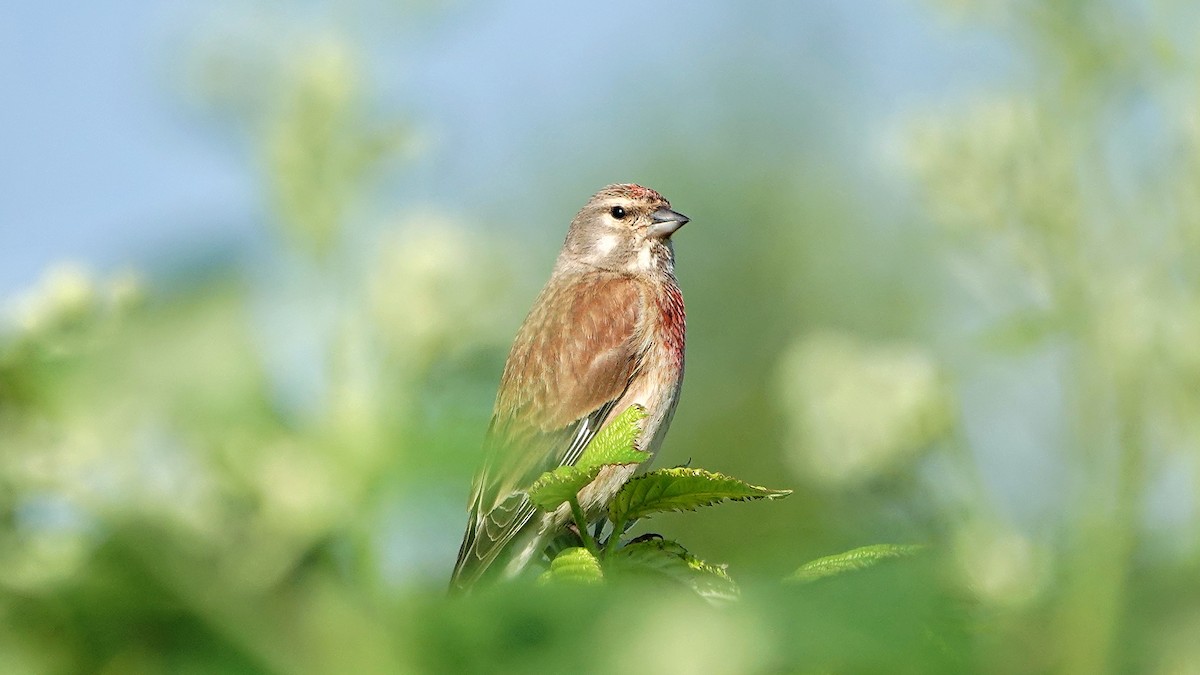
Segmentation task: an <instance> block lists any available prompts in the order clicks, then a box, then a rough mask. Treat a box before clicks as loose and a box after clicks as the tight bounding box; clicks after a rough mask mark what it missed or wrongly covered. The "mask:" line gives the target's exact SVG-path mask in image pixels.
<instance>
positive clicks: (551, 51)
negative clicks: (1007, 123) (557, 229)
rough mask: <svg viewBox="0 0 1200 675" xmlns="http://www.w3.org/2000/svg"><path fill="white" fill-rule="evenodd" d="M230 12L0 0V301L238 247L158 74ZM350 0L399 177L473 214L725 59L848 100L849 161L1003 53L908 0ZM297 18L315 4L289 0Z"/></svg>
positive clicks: (681, 124) (208, 143)
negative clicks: (403, 128) (391, 123)
mask: <svg viewBox="0 0 1200 675" xmlns="http://www.w3.org/2000/svg"><path fill="white" fill-rule="evenodd" d="M301 5H303V7H302V6H301ZM237 6H238V5H237V4H236V3H227V4H221V3H200V2H174V3H162V2H155V1H153V0H118V1H116V2H106V3H82V4H79V5H76V6H74V7H72V8H71V10H70V11H64V10H63V9H62V8H61V7H55V6H53V5H51V4H46V3H12V4H10V5H8V6H7V7H5V8H4V9H0V69H2V70H0V74H2V75H3V77H2V80H3V82H4V83H5V89H6V92H5V100H6V101H8V102H9V103H8V105H5V106H3V107H2V108H0V147H2V148H3V149H4V154H5V159H6V161H5V162H4V164H3V166H2V168H0V193H2V194H3V199H0V295H6V294H8V293H11V292H13V291H15V290H18V289H20V288H23V287H27V286H29V285H30V284H32V283H34V282H35V281H36V279H37V278H38V277H39V275H40V274H41V271H42V270H43V269H44V268H45V267H46V266H47V265H49V264H51V263H52V262H54V261H57V260H64V259H68V260H75V261H81V262H84V263H86V264H89V265H90V266H92V267H94V268H98V269H100V270H110V269H113V268H119V267H122V266H126V265H132V266H139V267H140V266H143V265H145V264H152V263H153V261H154V260H156V259H159V258H161V257H162V256H163V255H164V254H167V253H168V252H172V251H176V252H177V251H179V250H183V249H187V248H188V247H191V246H196V245H202V244H203V243H204V242H211V241H214V240H218V241H219V240H222V239H226V240H228V239H232V240H234V241H237V240H238V239H239V238H241V237H244V236H247V235H246V230H247V229H249V228H253V227H254V226H255V224H256V223H257V222H259V221H260V220H261V212H262V209H261V207H260V205H259V204H258V202H257V199H258V196H257V195H258V194H259V192H260V191H259V187H258V186H257V185H256V183H255V181H256V177H255V175H254V172H253V167H252V166H251V164H250V162H248V161H247V158H246V157H245V156H244V155H243V154H241V153H239V152H238V151H237V149H236V147H235V144H231V143H228V142H226V140H227V139H222V138H221V137H220V135H219V134H217V133H214V131H213V129H212V128H211V125H206V124H204V120H203V119H202V118H201V117H200V116H198V115H196V114H195V111H193V110H189V108H188V107H187V105H186V104H185V103H184V102H183V101H182V96H181V92H180V91H179V90H178V89H176V85H174V84H173V82H174V80H175V78H176V76H177V75H178V73H179V69H180V68H181V67H182V63H183V58H184V55H183V54H182V53H181V52H182V50H181V49H180V45H181V44H186V43H187V41H188V40H189V39H194V38H196V37H197V33H198V32H200V31H202V30H204V26H205V25H206V23H207V22H211V21H212V20H213V19H214V17H216V18H217V19H218V20H219V17H220V16H221V14H220V13H219V9H220V8H224V10H225V11H229V9H230V8H236V7H237ZM272 6H273V7H275V8H276V11H279V9H278V8H279V7H280V5H277V4H276V5H272ZM359 6H360V8H361V9H363V10H364V12H366V13H367V14H371V13H372V10H373V11H375V12H376V14H377V15H382V16H384V17H385V18H384V19H383V20H374V21H372V20H368V21H359V23H358V24H357V25H353V24H351V25H350V29H351V30H352V31H353V32H354V34H355V35H356V36H360V37H361V39H362V42H363V47H364V53H366V54H367V55H368V57H369V59H370V60H371V65H372V70H373V75H374V77H375V78H376V80H377V83H376V84H377V87H378V88H379V90H380V91H381V92H382V94H383V95H384V97H385V98H390V99H393V100H392V101H391V103H393V104H395V105H396V106H397V107H398V108H400V109H401V110H402V111H403V112H405V113H406V114H409V116H410V118H411V119H412V121H413V123H414V125H415V126H416V128H418V129H420V130H422V132H423V133H424V134H425V135H426V136H427V137H428V138H429V139H430V141H431V143H433V144H434V145H435V146H436V148H435V149H436V151H435V152H433V153H430V155H429V159H428V160H426V161H424V162H423V163H420V165H419V166H418V167H417V168H416V170H414V171H413V173H412V174H411V175H410V179H411V180H410V188H409V189H411V190H412V192H413V195H412V196H414V197H416V198H419V199H426V200H433V201H437V202H439V203H452V204H456V205H460V206H463V207H465V208H468V209H469V208H473V207H480V208H482V205H487V204H492V203H496V202H497V201H503V198H502V196H503V195H506V194H512V193H513V192H520V191H522V190H532V189H533V188H532V187H531V186H529V185H528V184H527V176H529V175H530V174H531V173H532V172H533V169H532V168H531V167H530V166H528V164H527V162H530V161H543V160H540V159H539V160H533V159H531V158H535V157H537V158H540V157H543V156H544V155H543V154H541V153H536V152H530V147H531V146H535V145H536V146H539V147H541V148H544V147H547V146H548V147H561V148H562V156H563V157H567V158H579V157H587V155H586V154H585V153H586V152H589V151H590V150H588V149H589V148H594V147H611V148H612V151H611V152H612V154H613V155H616V156H619V154H620V153H621V152H626V151H628V150H627V149H626V148H624V147H623V146H622V144H623V143H626V142H630V139H631V138H632V139H636V138H637V134H638V133H657V132H658V130H655V129H637V130H630V129H628V127H627V125H630V124H633V123H634V122H633V121H634V120H637V119H645V116H641V117H639V116H638V115H634V114H632V113H631V112H629V111H628V110H627V109H625V110H624V111H623V109H624V108H626V106H627V103H626V101H627V100H629V99H627V98H626V96H629V97H630V98H631V99H632V100H633V101H640V103H637V104H638V105H642V106H645V107H648V108H649V109H651V111H652V112H654V113H656V115H657V116H656V115H655V114H652V115H651V116H650V119H658V120H659V122H658V123H659V124H661V125H662V126H663V130H662V131H664V132H666V131H669V132H673V133H681V134H687V133H689V131H692V130H694V131H695V132H697V133H704V131H705V129H706V128H708V125H709V124H711V122H712V120H711V119H707V118H706V117H705V116H706V115H707V116H712V115H714V114H719V113H718V112H715V111H717V110H719V106H716V105H713V103H714V101H713V97H719V96H721V95H724V93H723V92H721V91H718V90H714V89H712V88H711V86H710V84H711V75H712V71H713V70H719V69H720V68H721V67H722V64H723V63H725V62H727V61H729V60H736V61H738V62H740V63H745V62H747V61H748V62H750V63H754V62H755V61H756V60H757V61H758V62H761V63H766V62H771V61H781V62H788V63H791V64H795V68H796V71H795V73H794V77H792V78H791V79H790V80H788V81H787V82H785V83H784V85H785V86H784V87H783V88H784V89H789V90H790V91H780V92H779V94H780V96H781V97H785V96H795V97H802V98H803V97H807V98H808V99H815V100H820V99H821V98H826V97H827V98H828V105H831V106H841V107H843V108H844V110H845V114H844V115H841V116H840V117H842V118H843V119H842V121H841V123H842V125H843V128H842V129H841V130H840V131H838V130H834V134H835V135H836V134H842V135H844V138H842V139H841V140H840V141H838V142H843V143H848V144H849V147H848V151H849V152H850V153H854V152H862V151H863V150H864V148H865V147H866V146H868V145H869V144H870V143H871V142H872V141H873V139H870V138H861V136H862V132H861V130H862V129H868V130H869V129H878V128H880V126H881V125H882V124H884V123H886V121H887V120H888V118H889V117H890V116H892V115H894V114H896V113H897V112H898V111H901V110H903V109H905V108H906V107H908V106H911V105H917V104H923V105H928V103H929V101H930V100H936V98H937V97H938V96H944V95H946V93H947V92H951V91H953V87H954V86H962V85H964V84H970V83H971V82H973V81H976V80H978V77H979V73H980V72H987V71H988V70H993V71H994V70H996V69H997V64H999V63H1001V62H1002V59H1001V58H999V57H998V56H997V54H998V52H997V51H996V50H994V49H993V48H991V47H989V45H988V44H987V43H986V41H985V40H983V39H982V38H980V39H978V40H976V39H974V38H972V37H971V36H970V34H967V37H966V38H965V39H964V38H963V37H961V36H960V37H957V38H955V40H954V41H953V42H951V41H949V40H948V39H947V33H946V32H945V31H941V30H940V28H939V24H938V22H937V21H934V20H932V18H931V17H930V16H929V14H928V12H927V10H926V9H925V8H924V7H923V6H922V5H920V4H919V3H904V2H899V1H898V0H875V1H868V0H854V1H852V2H832V1H831V2H821V3H807V4H798V3H797V4H793V3H773V2H772V3H762V4H760V5H758V6H757V7H756V9H755V11H754V12H753V13H749V12H746V11H745V10H743V9H741V5H740V4H737V3H728V4H726V3H717V2H710V3H700V4H695V3H689V2H664V3H655V4H653V5H652V6H643V5H642V4H641V3H638V2H633V1H630V0H626V1H623V2H617V3H610V4H607V5H604V6H603V7H601V6H599V5H596V6H591V5H578V6H571V7H568V6H567V5H566V4H558V3H554V4H546V3H538V2H534V1H533V0H515V1H513V2H504V3H477V4H457V5H451V6H448V8H446V9H444V10H438V11H430V12H427V13H424V14H421V15H419V16H417V17H416V18H413V16H412V15H408V14H405V13H404V12H400V11H396V10H390V11H382V10H383V8H384V7H385V6H386V3H383V4H381V3H373V2H362V3H360V5H359ZM296 11H297V12H300V13H304V12H317V13H319V12H320V11H322V10H321V9H320V6H319V5H318V4H314V3H298V4H297V10H296ZM376 19H377V17H376ZM960 35H961V34H960ZM964 55H965V56H966V58H963V57H964ZM754 76H755V74H754V73H747V77H748V78H753V77H754ZM392 92H395V93H392ZM764 105H767V106H769V105H771V102H770V101H764ZM833 117H835V118H836V117H839V116H833ZM631 131H633V133H632V134H631V133H630V132H631ZM767 142H769V140H768V141H767ZM813 142H820V139H814V141H813ZM573 161H575V164H576V165H578V164H588V163H587V162H585V161H579V160H577V159H576V160H573ZM851 161H853V158H852V160H851ZM613 166H618V167H619V166H620V162H619V161H615V162H614V160H613V159H612V157H609V158H608V159H607V161H598V162H596V164H595V166H574V167H572V166H564V167H553V168H552V169H551V170H553V171H558V172H561V171H568V172H569V171H577V172H578V174H579V179H580V180H581V181H591V182H598V183H599V182H607V181H608V180H609V178H608V177H607V176H601V175H594V176H593V174H600V173H603V172H606V171H608V170H610V169H611V168H612V167H613ZM537 168H538V169H539V170H544V169H545V167H537ZM618 178H622V177H620V176H618ZM589 184H590V183H589Z"/></svg>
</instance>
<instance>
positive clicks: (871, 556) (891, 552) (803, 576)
mask: <svg viewBox="0 0 1200 675" xmlns="http://www.w3.org/2000/svg"><path fill="white" fill-rule="evenodd" d="M923 548H925V547H924V546H921V545H920V544H875V545H873V546H863V547H861V548H856V549H852V550H849V551H846V552H845V553H838V554H837V555H830V556H825V557H824V558H817V559H816V560H811V561H809V562H806V563H804V564H803V565H801V566H800V569H798V570H796V571H795V572H793V573H792V574H791V576H789V577H787V581H795V582H804V583H806V582H810V581H816V580H817V579H823V578H825V577H831V576H834V575H836V574H842V573H844V572H853V571H856V570H861V569H866V568H868V567H872V566H874V565H877V564H879V563H881V562H883V561H884V560H891V559H894V558H906V557H908V556H911V555H914V554H916V553H917V552H919V551H921V549H923Z"/></svg>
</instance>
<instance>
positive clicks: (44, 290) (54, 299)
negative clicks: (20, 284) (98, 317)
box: [13, 262, 97, 333]
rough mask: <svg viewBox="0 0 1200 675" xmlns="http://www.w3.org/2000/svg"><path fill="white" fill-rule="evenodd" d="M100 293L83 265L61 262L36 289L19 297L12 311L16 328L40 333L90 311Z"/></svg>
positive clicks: (44, 276) (48, 271)
mask: <svg viewBox="0 0 1200 675" xmlns="http://www.w3.org/2000/svg"><path fill="white" fill-rule="evenodd" d="M96 295H97V289H96V283H95V281H94V280H93V279H92V276H91V274H89V273H88V271H87V270H86V269H84V268H83V266H82V265H79V264H77V263H72V262H63V263H58V264H56V265H54V266H52V267H51V268H50V269H48V270H47V271H46V273H45V275H43V277H42V279H41V281H40V282H39V283H38V285H37V286H36V287H34V288H33V289H31V290H29V291H26V292H25V293H23V294H21V295H19V296H17V299H16V301H15V302H14V310H13V314H14V316H15V318H16V323H17V327H18V328H20V329H21V330H24V331H26V332H29V333H38V332H41V331H43V330H46V329H47V328H49V327H51V326H54V325H56V324H59V323H60V322H62V321H63V320H64V319H68V318H75V317H79V316H82V315H85V314H86V313H88V312H89V311H90V310H91V308H92V305H93V303H94V302H95V299H96Z"/></svg>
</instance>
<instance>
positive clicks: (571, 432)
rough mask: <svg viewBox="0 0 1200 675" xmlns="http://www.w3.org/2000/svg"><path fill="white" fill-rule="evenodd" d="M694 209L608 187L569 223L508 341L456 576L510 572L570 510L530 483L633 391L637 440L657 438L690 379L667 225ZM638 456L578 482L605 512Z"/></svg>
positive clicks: (569, 456) (572, 452)
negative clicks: (537, 495) (535, 493)
mask: <svg viewBox="0 0 1200 675" xmlns="http://www.w3.org/2000/svg"><path fill="white" fill-rule="evenodd" d="M686 222H687V218H686V217H685V216H682V215H681V214H678V213H676V212H674V211H672V210H671V208H670V204H669V203H668V202H667V201H666V200H665V199H663V197H662V196H661V195H659V194H658V193H657V192H655V191H654V190H650V189H648V188H644V187H641V186H639V185H631V184H625V185H610V186H608V187H606V188H604V189H603V190H601V191H600V192H598V193H596V194H595V195H594V196H593V197H592V198H591V199H590V200H589V201H588V203H587V204H586V205H585V206H584V207H583V209H582V210H580V212H579V213H578V215H576V216H575V218H574V220H573V221H572V222H571V227H570V229H569V231H568V233H567V238H566V241H565V242H564V244H563V250H562V252H561V253H560V254H559V257H558V260H557V262H556V263H555V266H554V271H553V273H552V274H551V277H550V281H549V282H548V283H547V284H546V287H545V288H543V289H542V292H541V294H540V295H539V296H538V298H537V300H536V301H535V302H534V305H533V309H532V310H530V312H529V315H528V316H527V317H526V319H525V322H524V324H522V326H521V328H520V330H519V331H518V333H517V336H516V339H515V340H514V342H513V346H512V350H511V351H510V352H509V355H508V361H507V362H506V364H505V367H504V374H503V376H502V377H501V381H500V390H499V392H498V393H497V396H496V405H495V409H494V412H493V416H492V423H491V425H490V427H489V428H488V433H487V437H486V439H485V441H484V461H483V466H482V467H481V468H480V470H479V471H478V473H477V474H476V476H475V483H474V486H473V488H472V493H471V500H470V517H469V519H468V522H467V531H466V534H465V535H464V537H463V542H462V546H461V548H460V549H459V554H458V562H457V563H456V565H455V568H454V574H453V577H452V579H451V586H452V587H454V588H465V587H468V586H470V585H471V584H473V583H474V582H476V581H477V580H479V579H480V578H483V577H485V576H492V575H503V576H513V575H516V574H517V573H519V572H520V571H521V570H522V569H523V568H524V567H525V566H526V565H527V564H528V563H529V562H530V561H531V560H533V559H535V558H536V557H537V556H538V555H539V554H540V553H541V550H542V549H543V548H544V547H545V545H546V544H547V543H548V541H549V540H550V539H551V538H553V537H554V536H555V535H556V534H557V533H558V532H559V531H561V528H562V527H563V525H564V523H565V522H566V521H567V520H568V519H569V518H568V516H567V514H566V512H565V509H564V510H560V511H559V512H558V513H555V514H540V513H538V512H537V510H536V509H535V508H534V507H533V506H532V505H531V504H530V503H529V500H528V499H527V498H526V496H525V493H524V490H525V489H526V488H528V486H529V485H530V483H532V482H533V481H534V480H535V479H537V477H538V476H540V475H541V474H542V473H543V472H545V471H549V470H551V469H553V468H554V467H556V466H560V465H563V464H573V463H574V462H575V461H577V460H578V458H579V455H580V453H582V451H583V448H584V447H585V446H586V445H587V442H588V441H589V440H591V438H592V437H593V436H594V435H595V434H596V432H597V431H598V430H599V429H600V428H602V427H603V426H604V425H605V424H607V423H608V422H609V421H610V420H612V419H613V418H614V417H616V416H617V415H618V414H620V413H621V412H622V411H624V410H625V409H626V408H628V407H629V406H630V405H633V404H635V403H637V404H641V405H642V406H644V407H645V408H646V410H647V412H648V413H649V417H648V418H647V420H646V423H645V427H644V431H643V432H642V435H641V437H640V438H639V447H641V448H642V449H644V450H648V451H650V452H654V451H656V450H657V449H658V446H659V445H660V444H661V442H662V438H663V435H664V433H665V432H666V430H667V426H668V425H669V424H670V422H671V417H672V415H673V414H674V412H675V405H676V402H677V401H678V398H679V387H680V384H681V382H682V380H683V354H684V337H685V317H684V307H683V296H682V294H681V293H680V291H679V286H678V284H677V283H676V280H675V272H674V253H673V250H672V247H671V241H670V236H671V234H672V233H673V232H674V231H675V230H676V229H678V228H679V227H680V226H682V225H683V224H684V223H686ZM634 469H635V467H632V466H621V467H607V468H605V469H604V470H603V471H602V472H601V474H600V476H599V477H598V478H597V479H596V480H595V481H594V482H593V483H592V484H590V485H588V486H587V487H585V488H584V489H583V490H581V491H580V493H579V502H580V505H581V506H583V508H584V510H585V511H588V512H589V513H591V514H594V515H598V514H599V513H600V512H602V510H603V507H604V505H605V504H606V503H607V501H608V500H609V499H610V498H611V497H612V495H613V494H614V493H615V492H616V491H617V490H618V489H619V488H620V487H621V485H623V484H624V483H625V481H626V480H628V479H629V477H630V476H631V475H632V473H633V471H634Z"/></svg>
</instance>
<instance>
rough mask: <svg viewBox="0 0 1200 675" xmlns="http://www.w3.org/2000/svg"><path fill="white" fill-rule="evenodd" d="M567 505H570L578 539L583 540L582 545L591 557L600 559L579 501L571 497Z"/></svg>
mask: <svg viewBox="0 0 1200 675" xmlns="http://www.w3.org/2000/svg"><path fill="white" fill-rule="evenodd" d="M568 503H569V504H570V505H571V516H572V517H573V518H574V519H575V527H577V528H579V538H580V539H582V540H583V545H584V546H585V547H586V548H587V550H588V551H590V552H591V553H592V555H594V556H596V557H597V558H599V557H600V549H599V548H598V547H597V546H596V540H595V539H593V538H592V533H591V532H588V528H587V520H586V519H584V517H583V509H581V508H579V499H578V498H576V497H574V496H572V497H571V499H570V500H568Z"/></svg>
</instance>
